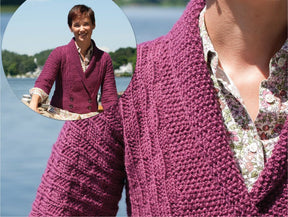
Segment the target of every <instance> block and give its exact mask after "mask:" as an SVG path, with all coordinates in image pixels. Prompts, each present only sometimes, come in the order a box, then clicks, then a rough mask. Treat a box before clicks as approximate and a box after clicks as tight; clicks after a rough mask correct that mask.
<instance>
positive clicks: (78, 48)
mask: <svg viewBox="0 0 288 217" xmlns="http://www.w3.org/2000/svg"><path fill="white" fill-rule="evenodd" d="M75 45H76V48H77V51H78V53H79V54H80V52H81V48H80V47H79V46H78V44H77V43H76V41H75ZM93 48H94V46H93V43H91V45H90V47H89V48H88V51H87V53H86V55H85V59H88V60H89V61H90V60H91V57H92V54H93ZM80 57H81V55H80Z"/></svg>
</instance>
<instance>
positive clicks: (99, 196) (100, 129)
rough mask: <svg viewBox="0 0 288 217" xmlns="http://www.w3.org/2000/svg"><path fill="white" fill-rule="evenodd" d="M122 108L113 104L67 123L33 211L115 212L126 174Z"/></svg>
mask: <svg viewBox="0 0 288 217" xmlns="http://www.w3.org/2000/svg"><path fill="white" fill-rule="evenodd" d="M118 114H119V112H118V107H117V106H113V107H111V109H110V110H109V111H108V112H105V113H103V114H100V115H97V116H95V117H93V118H88V119H84V120H81V121H70V122H66V123H65V125H64V127H63V129H62V131H61V133H60V135H59V137H58V139H57V142H56V143H55V144H54V146H53V149H52V154H51V156H50V159H49V161H48V165H47V168H46V170H45V173H44V175H43V177H42V181H41V184H40V186H39V188H38V192H37V196H36V199H35V201H34V203H33V207H32V211H31V213H30V216H114V215H116V213H117V210H118V202H119V200H120V198H121V193H122V189H123V185H124V179H125V171H124V150H123V144H122V126H121V123H120V121H119V120H120V118H119V117H120V116H119V115H118ZM117 115H118V116H117Z"/></svg>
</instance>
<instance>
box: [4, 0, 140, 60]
mask: <svg viewBox="0 0 288 217" xmlns="http://www.w3.org/2000/svg"><path fill="white" fill-rule="evenodd" d="M76 4H85V5H87V6H89V7H91V8H92V9H93V10H94V12H95V19H96V28H95V30H94V31H93V35H92V39H93V40H94V41H95V42H96V45H97V46H98V47H99V48H101V49H103V50H104V51H106V52H110V51H115V50H117V49H118V48H120V47H136V39H135V35H134V32H133V29H132V26H131V24H130V22H129V20H128V18H127V17H126V15H125V13H124V12H123V11H122V10H121V9H120V8H119V7H118V6H117V5H116V4H115V3H114V2H113V1H112V0H27V1H25V2H24V3H23V4H22V5H21V6H20V7H19V8H18V9H17V11H16V12H15V13H14V14H13V16H12V18H11V19H10V21H9V23H8V26H7V28H6V30H5V33H4V36H3V41H2V50H9V51H13V52H17V53H19V54H28V55H33V54H35V53H39V52H41V51H43V50H46V49H54V48H55V47H57V46H61V45H65V44H68V43H69V41H70V40H71V39H72V37H73V34H72V33H71V31H70V29H69V27H68V24H67V15H68V13H69V10H70V9H71V8H72V7H73V6H74V5H76Z"/></svg>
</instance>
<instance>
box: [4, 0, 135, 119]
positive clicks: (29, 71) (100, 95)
mask: <svg viewBox="0 0 288 217" xmlns="http://www.w3.org/2000/svg"><path fill="white" fill-rule="evenodd" d="M2 63H3V68H4V72H5V75H6V78H7V81H8V83H9V84H10V87H11V89H12V90H13V92H14V93H15V95H16V96H17V97H18V98H19V100H21V102H22V103H24V104H25V105H27V106H28V107H29V108H31V110H33V111H35V112H36V113H40V114H41V115H44V116H46V117H49V118H53V119H57V120H79V119H84V118H89V117H92V116H94V115H97V114H99V113H100V112H102V111H105V110H106V109H108V108H109V107H110V106H111V105H113V104H114V103H116V101H117V100H118V98H119V97H120V96H121V95H122V94H123V92H124V91H125V89H126V87H127V86H128V84H129V82H130V80H131V77H132V75H133V72H134V69H135V64H136V39H135V35H134V32H133V29H132V26H131V24H130V22H129V20H128V19H127V17H126V15H125V14H124V13H123V12H122V10H121V9H120V8H119V7H118V6H117V5H116V4H115V3H114V2H113V1H112V0H69V1H67V0H27V1H25V2H24V3H23V4H22V5H21V6H20V7H19V8H18V9H17V11H16V12H15V13H14V14H13V16H12V18H11V19H10V21H9V23H8V25H7V28H6V30H5V33H4V37H3V40H2Z"/></svg>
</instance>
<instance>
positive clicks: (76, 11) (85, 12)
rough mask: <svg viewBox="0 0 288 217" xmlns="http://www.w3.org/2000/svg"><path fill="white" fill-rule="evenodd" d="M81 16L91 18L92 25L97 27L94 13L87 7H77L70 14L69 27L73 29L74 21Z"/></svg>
mask: <svg viewBox="0 0 288 217" xmlns="http://www.w3.org/2000/svg"><path fill="white" fill-rule="evenodd" d="M81 15H85V16H89V17H90V20H91V22H92V24H93V25H94V26H95V15H94V11H93V10H92V9H91V8H89V7H87V6H86V5H75V6H74V7H73V8H71V10H70V11H69V14H68V25H69V27H70V28H71V27H72V21H73V20H74V19H76V17H79V16H81Z"/></svg>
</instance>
